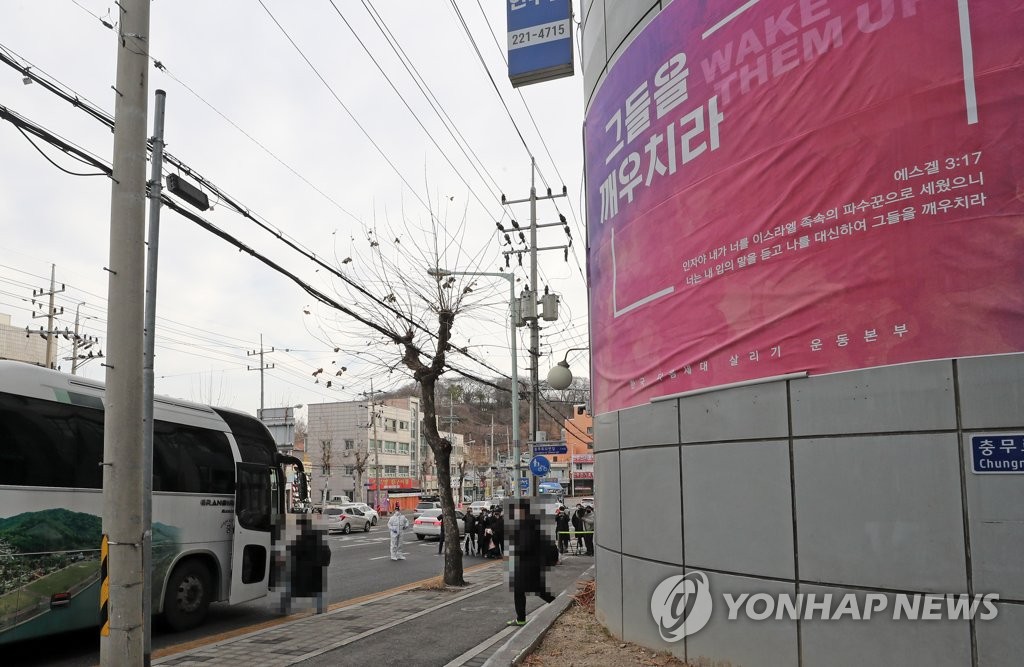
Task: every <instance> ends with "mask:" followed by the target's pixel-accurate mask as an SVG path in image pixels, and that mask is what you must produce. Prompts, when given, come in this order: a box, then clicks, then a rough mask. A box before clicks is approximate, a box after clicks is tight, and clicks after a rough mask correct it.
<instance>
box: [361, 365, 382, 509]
mask: <svg viewBox="0 0 1024 667" xmlns="http://www.w3.org/2000/svg"><path fill="white" fill-rule="evenodd" d="M362 393H363V396H366V397H368V398H367V407H369V408H370V420H371V421H370V423H371V424H372V425H373V467H374V478H375V481H374V485H373V488H374V491H373V507H374V509H376V508H377V506H378V505H380V440H378V439H377V410H376V406H377V405H381V404H380V403H377V402H376V401H374V398H373V397H374V396H376V395H377V394H380V393H383V392H379V391H374V390H373V378H370V391H369V392H365V391H364V392H362ZM381 414H383V413H381Z"/></svg>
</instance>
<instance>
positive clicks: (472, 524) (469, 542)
mask: <svg viewBox="0 0 1024 667" xmlns="http://www.w3.org/2000/svg"><path fill="white" fill-rule="evenodd" d="M463 521H464V524H465V528H466V545H465V551H466V554H467V555H469V556H472V555H473V553H474V552H475V551H477V547H476V517H475V516H473V510H472V509H470V510H467V511H466V517H465V518H464V519H463Z"/></svg>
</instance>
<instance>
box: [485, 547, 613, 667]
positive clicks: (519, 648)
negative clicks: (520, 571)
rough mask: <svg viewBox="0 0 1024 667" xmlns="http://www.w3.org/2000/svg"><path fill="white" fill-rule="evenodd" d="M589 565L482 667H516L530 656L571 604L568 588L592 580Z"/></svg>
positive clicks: (592, 571)
mask: <svg viewBox="0 0 1024 667" xmlns="http://www.w3.org/2000/svg"><path fill="white" fill-rule="evenodd" d="M595 567H596V565H591V566H590V567H588V568H587V569H586V570H584V571H583V573H582V574H580V576H579V577H577V578H576V580H575V581H573V582H572V584H570V585H569V588H566V589H565V590H564V591H562V592H561V593H559V594H558V597H557V598H555V601H554V602H552V603H551V604H548V605H545V606H543V607H541V608H540V609H538V610H537V612H536V613H535V615H534V616H533V617H532V618H530V620H529V621H528V622H527V623H526V625H524V626H523V627H522V629H520V630H519V632H517V633H515V634H514V635H512V637H510V638H509V640H508V641H506V642H505V643H504V644H502V645H501V648H499V649H498V650H497V651H495V652H494V654H493V655H491V657H489V658H488V659H487V662H485V663H484V667H505V665H518V664H520V663H522V661H523V660H524V659H525V658H526V656H528V655H530V653H532V652H533V650H534V649H535V648H537V646H538V645H540V643H541V641H542V640H543V639H544V635H546V634H547V632H548V630H550V629H551V625H552V624H553V623H554V622H555V621H556V620H557V619H558V617H559V616H561V615H562V614H563V613H565V610H566V609H568V608H569V606H570V605H571V604H572V597H571V595H570V592H569V590H570V588H572V587H573V586H576V584H577V583H579V582H580V581H583V580H584V579H592V578H593V576H594V568H595Z"/></svg>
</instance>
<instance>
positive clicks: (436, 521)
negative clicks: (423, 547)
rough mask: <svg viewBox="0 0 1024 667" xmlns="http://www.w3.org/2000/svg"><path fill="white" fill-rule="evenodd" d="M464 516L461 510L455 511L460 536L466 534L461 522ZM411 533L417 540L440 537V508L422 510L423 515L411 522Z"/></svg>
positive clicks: (464, 525)
mask: <svg viewBox="0 0 1024 667" xmlns="http://www.w3.org/2000/svg"><path fill="white" fill-rule="evenodd" d="M465 516H466V515H465V514H463V513H462V510H455V517H456V519H457V523H458V524H459V535H460V536H462V535H465V534H466V523H465V522H464V521H463V520H462V519H463V517H465ZM412 532H414V533H416V539H418V540H422V539H426V538H427V537H441V508H440V507H437V508H434V509H426V510H423V513H422V514H420V515H419V516H418V517H416V520H415V521H413V522H412Z"/></svg>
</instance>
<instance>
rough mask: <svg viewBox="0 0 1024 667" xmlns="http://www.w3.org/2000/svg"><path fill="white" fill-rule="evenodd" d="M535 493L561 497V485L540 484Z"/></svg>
mask: <svg viewBox="0 0 1024 667" xmlns="http://www.w3.org/2000/svg"><path fill="white" fill-rule="evenodd" d="M537 493H550V494H554V495H556V496H561V495H562V485H561V484H560V483H558V482H541V483H540V484H538V485H537Z"/></svg>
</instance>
